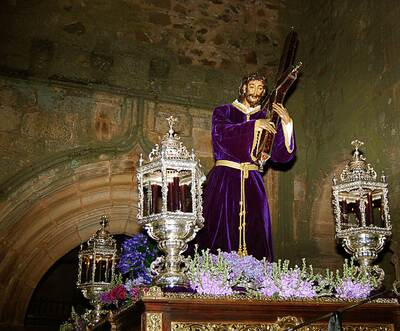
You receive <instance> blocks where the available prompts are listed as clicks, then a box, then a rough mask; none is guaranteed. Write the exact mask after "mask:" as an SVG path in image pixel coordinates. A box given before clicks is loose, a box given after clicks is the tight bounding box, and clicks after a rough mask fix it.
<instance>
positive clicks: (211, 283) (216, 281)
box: [190, 271, 233, 295]
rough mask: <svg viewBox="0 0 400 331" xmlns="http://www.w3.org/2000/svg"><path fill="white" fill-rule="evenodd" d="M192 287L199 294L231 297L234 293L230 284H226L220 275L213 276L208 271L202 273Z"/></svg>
mask: <svg viewBox="0 0 400 331" xmlns="http://www.w3.org/2000/svg"><path fill="white" fill-rule="evenodd" d="M196 276H197V277H196V279H195V280H192V281H191V282H190V286H191V287H192V288H193V289H195V290H196V291H197V293H199V294H208V295H230V294H232V293H233V291H232V288H231V287H230V285H229V284H227V283H226V282H224V280H223V279H222V277H221V276H220V275H211V274H210V273H209V272H207V271H203V272H200V274H198V275H196Z"/></svg>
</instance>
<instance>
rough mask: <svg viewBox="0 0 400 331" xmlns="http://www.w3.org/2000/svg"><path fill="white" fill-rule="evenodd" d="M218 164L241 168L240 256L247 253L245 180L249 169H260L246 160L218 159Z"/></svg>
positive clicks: (216, 163)
mask: <svg viewBox="0 0 400 331" xmlns="http://www.w3.org/2000/svg"><path fill="white" fill-rule="evenodd" d="M215 165H216V166H222V167H229V168H234V169H238V170H240V213H239V249H238V254H239V256H246V255H247V246H246V190H245V181H246V178H249V171H251V170H259V167H258V166H256V165H255V164H252V163H249V162H245V163H238V162H233V161H228V160H217V162H215Z"/></svg>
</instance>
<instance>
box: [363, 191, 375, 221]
mask: <svg viewBox="0 0 400 331" xmlns="http://www.w3.org/2000/svg"><path fill="white" fill-rule="evenodd" d="M372 208H373V204H372V194H371V192H368V194H367V201H366V202H365V222H366V225H373V224H374V214H373V210H372Z"/></svg>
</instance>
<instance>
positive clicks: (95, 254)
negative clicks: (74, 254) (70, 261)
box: [76, 216, 117, 323]
mask: <svg viewBox="0 0 400 331" xmlns="http://www.w3.org/2000/svg"><path fill="white" fill-rule="evenodd" d="M107 224H108V220H107V217H106V216H102V217H101V221H100V228H99V230H97V232H96V233H95V234H94V235H92V236H91V237H90V239H89V240H88V241H87V242H86V248H84V247H83V245H81V249H80V251H79V270H78V281H77V283H76V285H77V287H78V288H79V289H80V290H81V291H82V293H83V295H84V296H85V298H87V299H89V300H90V303H91V304H92V306H94V307H95V312H94V316H93V318H92V321H93V322H94V323H97V322H98V321H99V320H100V317H101V313H102V311H101V303H100V300H99V294H100V293H101V292H103V291H106V290H107V289H109V288H110V285H111V281H112V279H113V277H114V271H115V261H116V258H117V244H116V241H115V239H114V238H113V237H112V236H111V235H110V233H109V232H108V231H107V230H106V227H107Z"/></svg>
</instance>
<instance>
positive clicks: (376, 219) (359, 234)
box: [332, 140, 392, 281]
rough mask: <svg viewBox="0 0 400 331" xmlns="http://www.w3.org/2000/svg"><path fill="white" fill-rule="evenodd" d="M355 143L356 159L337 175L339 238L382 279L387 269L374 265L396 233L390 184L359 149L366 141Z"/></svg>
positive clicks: (335, 206)
mask: <svg viewBox="0 0 400 331" xmlns="http://www.w3.org/2000/svg"><path fill="white" fill-rule="evenodd" d="M351 144H352V145H353V146H354V149H355V151H354V154H353V158H352V159H351V160H350V161H349V163H348V164H347V165H346V167H345V168H344V169H343V171H342V173H341V175H340V180H337V179H336V177H334V178H333V186H332V191H333V200H332V203H333V210H334V215H335V224H336V227H335V230H336V239H337V241H338V242H339V243H341V245H342V246H343V247H344V249H345V250H346V252H348V253H349V254H352V255H353V256H354V258H355V259H356V260H357V261H358V262H359V264H360V268H361V269H362V271H363V272H365V273H368V274H371V273H374V274H375V273H378V274H379V276H380V281H382V280H383V278H384V272H383V270H382V269H381V268H379V267H378V266H372V264H373V262H374V261H375V259H376V258H377V257H378V253H379V252H380V251H381V250H382V249H383V248H384V246H385V243H386V242H387V241H389V240H390V237H391V234H392V225H391V223H390V215H389V203H388V185H387V181H386V177H385V175H384V174H383V173H382V175H381V176H380V180H379V179H378V178H377V174H376V172H375V170H374V169H373V167H372V166H371V165H370V164H367V163H366V159H365V157H364V156H363V155H362V154H361V152H360V150H359V148H360V147H361V146H362V145H363V144H364V143H363V142H361V141H359V140H354V141H352V143H351Z"/></svg>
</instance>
